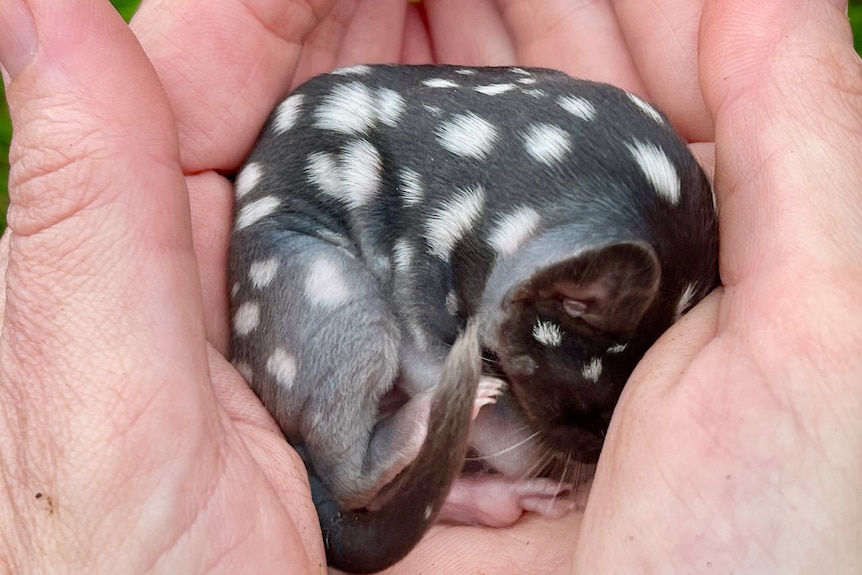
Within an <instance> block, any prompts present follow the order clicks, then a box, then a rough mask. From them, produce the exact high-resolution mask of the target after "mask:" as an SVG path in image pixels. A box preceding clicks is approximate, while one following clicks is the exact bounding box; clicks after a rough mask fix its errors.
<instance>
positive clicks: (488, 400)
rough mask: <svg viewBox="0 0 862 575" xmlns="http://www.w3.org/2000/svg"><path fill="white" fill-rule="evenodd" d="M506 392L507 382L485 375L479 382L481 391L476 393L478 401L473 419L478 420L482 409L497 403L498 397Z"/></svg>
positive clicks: (475, 404)
mask: <svg viewBox="0 0 862 575" xmlns="http://www.w3.org/2000/svg"><path fill="white" fill-rule="evenodd" d="M504 391H506V382H505V381H503V380H502V379H498V378H496V377H490V376H487V375H483V376H482V379H480V380H479V389H478V390H477V391H476V401H475V402H474V403H473V419H476V416H478V415H479V410H481V409H482V407H484V406H486V405H491V404H493V403H496V402H497V397H499V396H500V395H501V394H502V393H503V392H504Z"/></svg>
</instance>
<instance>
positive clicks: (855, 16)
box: [0, 0, 862, 233]
mask: <svg viewBox="0 0 862 575" xmlns="http://www.w3.org/2000/svg"><path fill="white" fill-rule="evenodd" d="M140 3H141V0H112V4H113V5H114V7H115V8H116V9H117V11H118V12H119V13H120V14H122V15H123V18H125V19H126V21H128V20H129V19H130V18H131V17H132V15H133V14H134V13H135V10H137V9H138V5H139V4H140ZM849 14H850V24H851V25H852V26H853V38H854V41H855V43H856V51H857V52H859V53H860V54H862V0H850V7H849ZM11 140H12V125H11V124H10V122H9V110H8V109H7V108H6V94H5V92H4V91H3V86H2V84H0V233H2V232H3V230H4V229H5V228H6V206H7V205H8V204H9V195H8V190H9V142H10V141H11Z"/></svg>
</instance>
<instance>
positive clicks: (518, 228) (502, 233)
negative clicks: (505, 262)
mask: <svg viewBox="0 0 862 575" xmlns="http://www.w3.org/2000/svg"><path fill="white" fill-rule="evenodd" d="M538 225H539V213H538V212H537V211H536V210H534V209H533V208H530V207H527V206H522V207H519V208H517V209H516V210H515V211H513V212H511V213H509V214H506V215H504V216H503V217H501V218H500V219H499V220H497V225H496V226H495V227H494V229H493V230H491V234H490V236H489V238H488V243H489V244H490V245H491V247H492V248H494V250H496V252H497V253H498V254H499V255H501V256H510V255H512V254H514V253H515V252H516V251H517V250H518V248H519V247H521V245H523V243H524V242H525V241H527V240H528V239H529V238H530V236H532V235H533V233H535V231H536V228H537V227H538Z"/></svg>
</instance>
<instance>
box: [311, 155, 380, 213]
mask: <svg viewBox="0 0 862 575" xmlns="http://www.w3.org/2000/svg"><path fill="white" fill-rule="evenodd" d="M380 170H381V162H380V155H379V154H378V153H377V149H376V148H375V147H374V146H372V145H371V143H370V142H367V141H366V140H355V141H353V142H350V143H349V144H347V145H346V146H345V147H344V149H343V151H342V153H341V159H340V162H339V160H337V159H336V158H335V156H334V155H333V154H329V153H327V152H314V153H313V154H311V155H309V156H308V166H307V167H306V172H307V173H308V177H309V179H310V180H311V182H312V183H314V184H315V185H316V186H317V187H318V188H320V191H321V192H323V193H324V194H326V195H328V196H330V197H332V198H335V199H336V200H339V201H341V202H344V203H345V204H347V206H348V207H349V208H351V209H355V208H358V207H360V206H364V205H365V204H366V203H368V201H369V200H370V199H371V198H372V197H373V196H374V195H375V194H376V193H377V192H378V191H379V190H380Z"/></svg>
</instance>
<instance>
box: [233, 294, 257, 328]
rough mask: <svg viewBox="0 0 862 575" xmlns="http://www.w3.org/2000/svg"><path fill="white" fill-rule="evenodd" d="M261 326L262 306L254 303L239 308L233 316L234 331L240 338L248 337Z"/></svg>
mask: <svg viewBox="0 0 862 575" xmlns="http://www.w3.org/2000/svg"><path fill="white" fill-rule="evenodd" d="M258 325H260V306H259V305H258V304H256V303H254V302H246V303H244V304H242V305H241V306H239V307H238V308H237V310H236V313H234V314H233V329H234V332H236V334H237V335H238V336H246V335H248V334H250V333H251V332H253V331H254V330H255V329H256V328H257V326H258Z"/></svg>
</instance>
